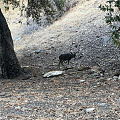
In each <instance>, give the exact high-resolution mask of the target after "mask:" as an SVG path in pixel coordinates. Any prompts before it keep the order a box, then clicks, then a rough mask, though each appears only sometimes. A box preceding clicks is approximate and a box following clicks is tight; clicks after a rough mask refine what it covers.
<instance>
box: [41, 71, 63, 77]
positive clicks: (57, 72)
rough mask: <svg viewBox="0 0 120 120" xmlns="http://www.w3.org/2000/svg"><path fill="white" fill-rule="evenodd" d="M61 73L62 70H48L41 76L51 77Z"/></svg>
mask: <svg viewBox="0 0 120 120" xmlns="http://www.w3.org/2000/svg"><path fill="white" fill-rule="evenodd" d="M63 73H64V71H50V72H48V73H45V74H44V75H43V77H53V76H58V75H61V74H63Z"/></svg>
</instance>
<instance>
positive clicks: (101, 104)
mask: <svg viewBox="0 0 120 120" xmlns="http://www.w3.org/2000/svg"><path fill="white" fill-rule="evenodd" d="M98 105H99V107H106V106H107V104H106V103H98Z"/></svg>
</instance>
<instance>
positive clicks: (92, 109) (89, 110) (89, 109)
mask: <svg viewBox="0 0 120 120" xmlns="http://www.w3.org/2000/svg"><path fill="white" fill-rule="evenodd" d="M94 110H95V108H87V109H86V112H87V113H89V112H93V111H94Z"/></svg>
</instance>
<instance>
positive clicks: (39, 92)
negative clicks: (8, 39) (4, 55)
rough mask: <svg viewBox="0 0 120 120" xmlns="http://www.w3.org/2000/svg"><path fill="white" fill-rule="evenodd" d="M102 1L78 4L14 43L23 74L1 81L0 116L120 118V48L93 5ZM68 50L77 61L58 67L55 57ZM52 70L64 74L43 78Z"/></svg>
mask: <svg viewBox="0 0 120 120" xmlns="http://www.w3.org/2000/svg"><path fill="white" fill-rule="evenodd" d="M104 2H105V0H99V1H97V0H89V1H86V2H84V3H82V4H78V5H77V6H76V7H74V8H73V9H71V10H70V11H69V12H68V13H67V14H65V15H64V16H63V17H62V18H61V19H59V20H58V21H56V22H55V23H54V24H53V25H51V26H48V27H46V28H44V29H41V30H40V31H37V32H34V33H32V34H27V35H24V36H22V37H21V39H20V40H17V41H14V44H15V51H16V54H17V56H18V59H19V61H20V64H21V66H22V68H23V69H24V70H25V72H26V76H28V77H18V78H17V79H12V80H9V79H1V80H0V120H120V92H119V91H120V77H119V74H120V71H119V69H120V68H119V66H120V63H119V54H118V53H119V49H118V48H116V46H115V45H114V44H113V43H112V41H110V40H109V38H110V36H109V33H108V31H109V28H108V26H107V25H106V24H105V22H104V13H103V12H101V11H100V10H99V9H98V6H99V4H100V3H104ZM15 26H16V25H15ZM13 27H14V26H13ZM16 29H17V28H16ZM12 30H13V28H11V31H12ZM12 32H14V30H13V31H12ZM38 51H39V52H38ZM70 51H73V52H76V51H77V55H76V59H75V60H74V59H72V60H71V61H70V64H69V65H67V63H65V64H64V65H65V67H64V66H61V67H60V69H59V67H58V63H59V59H58V58H59V55H60V54H62V53H67V52H70ZM81 53H83V57H82V58H81V59H80V54H81ZM66 67H67V68H69V69H65V68H66ZM53 70H63V71H64V73H63V74H62V75H60V76H56V77H50V78H44V77H43V75H44V74H45V73H47V72H49V71H53Z"/></svg>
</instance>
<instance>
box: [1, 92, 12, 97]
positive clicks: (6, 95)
mask: <svg viewBox="0 0 120 120" xmlns="http://www.w3.org/2000/svg"><path fill="white" fill-rule="evenodd" d="M0 97H1V98H7V97H11V94H9V93H6V92H1V93H0Z"/></svg>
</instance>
